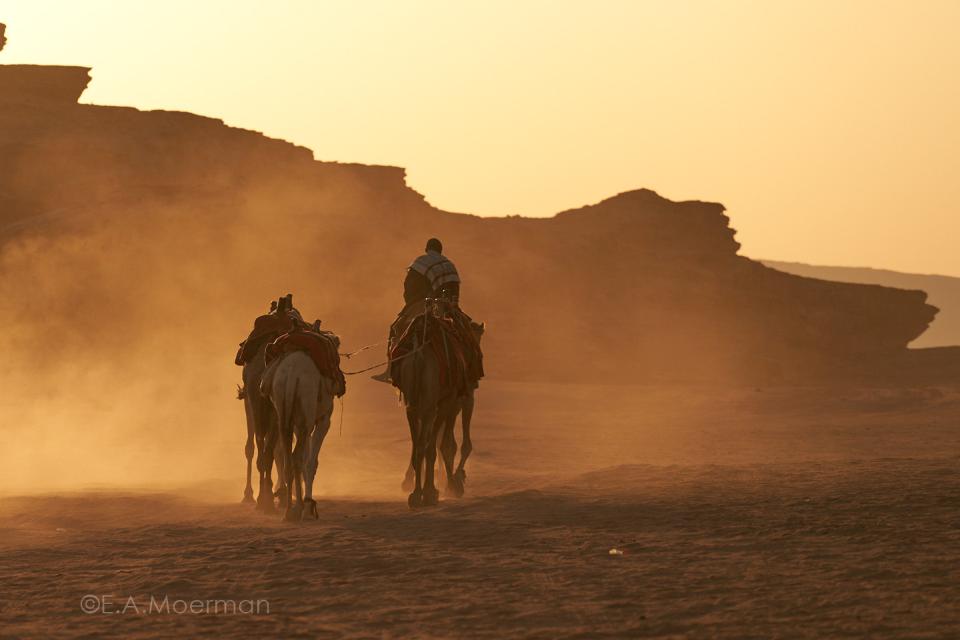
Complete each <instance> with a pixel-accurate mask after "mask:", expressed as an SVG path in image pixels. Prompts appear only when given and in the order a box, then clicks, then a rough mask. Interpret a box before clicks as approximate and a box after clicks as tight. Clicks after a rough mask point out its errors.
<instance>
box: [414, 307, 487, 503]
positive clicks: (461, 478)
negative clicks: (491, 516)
mask: <svg viewBox="0 0 960 640" xmlns="http://www.w3.org/2000/svg"><path fill="white" fill-rule="evenodd" d="M470 328H471V329H472V330H473V334H474V336H475V337H476V339H477V343H479V342H480V339H481V338H482V337H483V333H484V331H485V329H486V323H483V322H481V323H479V324H478V323H476V322H472V321H471V322H470ZM474 391H475V390H474V389H469V390H467V392H466V393H465V394H464V395H462V396H460V397H452V398H446V399H445V401H444V402H443V403H442V405H441V406H440V407H438V415H437V425H436V427H435V429H436V438H437V440H436V443H437V451H438V453H439V455H440V459H441V460H442V461H443V465H444V471H445V472H446V473H445V475H439V477H438V479H439V480H442V481H445V482H443V484H444V493H445V494H446V495H448V496H454V497H457V498H461V497H463V494H464V490H465V485H466V480H467V472H466V470H465V468H464V465H465V464H466V462H467V458H469V457H470V453H471V452H472V451H473V441H472V440H471V439H470V425H471V421H472V420H473V408H474ZM457 416H460V417H461V427H462V430H463V441H462V445H461V446H460V462H459V463H458V464H457V465H456V468H454V463H456V456H457V440H456V436H455V434H454V429H455V427H456V424H457ZM414 479H415V473H414V470H413V462H412V460H411V463H410V464H409V465H408V466H407V472H406V475H405V477H404V479H403V483H402V484H401V486H402V487H403V490H404V491H410V490H411V489H412V488H413V486H414ZM438 484H440V483H439V482H438Z"/></svg>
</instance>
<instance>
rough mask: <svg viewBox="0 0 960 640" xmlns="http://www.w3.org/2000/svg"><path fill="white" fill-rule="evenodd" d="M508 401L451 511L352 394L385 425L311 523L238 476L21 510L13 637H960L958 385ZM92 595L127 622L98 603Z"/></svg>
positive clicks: (535, 393)
mask: <svg viewBox="0 0 960 640" xmlns="http://www.w3.org/2000/svg"><path fill="white" fill-rule="evenodd" d="M494 386H495V385H494ZM498 390H499V391H500V393H496V394H490V395H489V396H486V397H485V398H484V404H483V405H482V411H481V414H480V416H478V433H477V436H476V437H477V440H478V454H477V458H476V459H475V460H474V461H473V462H472V463H471V469H472V471H471V475H470V483H469V484H468V490H469V491H470V497H468V498H467V499H464V500H461V501H449V502H445V503H442V504H441V505H440V507H438V508H436V509H433V510H426V511H419V512H411V511H409V510H408V509H407V508H406V506H405V504H404V501H403V496H402V495H400V494H399V493H398V492H397V490H396V488H395V487H396V481H397V480H398V479H399V469H398V470H397V473H386V472H384V471H383V470H384V469H388V468H389V469H392V468H394V467H395V466H396V464H395V463H396V460H397V459H400V460H402V458H403V456H404V455H405V453H404V452H405V450H406V449H405V444H404V442H403V440H402V439H401V438H397V437H396V436H395V434H394V433H393V427H394V426H395V420H393V419H394V418H395V417H396V415H395V411H394V410H393V409H391V413H390V414H389V416H390V418H391V419H390V420H388V419H387V414H382V415H381V410H380V409H379V408H377V407H376V406H373V405H370V404H359V403H355V405H354V406H359V407H364V411H368V412H369V415H363V414H361V411H360V409H355V410H354V414H352V417H353V418H354V421H353V422H351V423H348V428H347V429H345V436H344V438H342V439H339V438H338V439H335V440H332V441H331V443H330V447H329V449H325V453H324V456H326V458H324V460H322V461H321V474H324V473H326V474H328V477H330V478H332V480H331V481H330V482H329V483H327V484H326V485H325V484H324V483H321V486H325V488H324V491H325V494H326V497H325V498H323V499H322V500H321V504H320V514H321V517H320V520H319V521H316V522H309V523H304V524H301V525H288V524H284V523H282V522H280V521H279V520H278V518H273V517H265V516H260V515H257V514H255V513H253V512H251V511H250V510H248V509H247V508H244V507H242V506H240V505H239V504H236V503H235V499H236V498H237V497H239V490H240V486H239V485H236V482H235V481H232V482H230V483H229V484H228V485H227V488H226V489H224V490H222V491H210V492H207V493H206V494H205V495H204V496H203V498H202V499H197V498H196V497H195V496H196V490H195V489H194V490H193V492H192V493H189V494H187V493H183V492H173V491H165V492H153V493H150V492H130V491H119V490H118V491H83V492H72V493H62V494H59V495H56V496H54V495H49V494H48V495H42V496H28V497H7V498H2V499H0V577H2V580H0V636H3V637H50V636H60V637H84V636H86V637H118V638H119V637H123V638H126V637H133V638H140V637H142V638H155V637H191V638H193V637H213V636H227V637H257V638H262V637H277V636H283V637H384V636H386V637H397V636H416V637H471V638H475V637H496V638H500V637H512V636H526V637H577V636H582V637H597V636H603V635H606V636H610V637H625V636H627V637H638V636H641V637H730V638H742V637H757V638H769V637H810V638H815V637H842V636H844V635H849V636H858V637H862V636H870V637H897V638H901V637H943V638H951V637H955V635H956V630H957V629H958V628H960V613H958V612H960V571H958V569H957V567H958V566H960V557H958V556H960V473H958V471H960V457H958V456H960V447H958V445H957V442H958V440H957V438H958V433H957V431H958V425H960V421H958V420H957V417H958V411H957V408H958V403H957V395H956V393H955V392H947V391H944V390H899V391H891V390H859V391H850V390H847V391H843V392H836V393H831V394H825V393H823V392H821V391H816V390H792V391H789V392H788V391H777V392H773V391H762V392H760V391H755V390H748V391H743V392H737V393H733V392H729V393H727V392H724V393H722V394H721V393H713V394H712V395H710V394H708V393H707V392H703V393H698V394H689V393H688V392H681V391H678V390H649V389H648V390H646V391H644V392H642V393H638V392H637V391H636V390H631V389H619V390H617V389H606V390H601V389H597V388H582V389H578V388H565V389H559V390H558V389H552V388H547V387H537V386H527V385H514V386H510V385H504V386H501V387H500V388H499V389H498ZM561 398H562V400H563V402H565V403H566V405H561V404H560V403H559V402H558V401H559V400H560V399H561ZM684 398H686V399H687V401H685V402H680V401H679V400H681V399H684ZM564 406H565V407H576V408H577V410H576V411H570V410H569V408H568V409H566V410H564V409H563V407H564ZM591 406H592V407H593V408H589V407H591ZM704 407H707V408H709V412H706V411H704ZM588 408H589V410H588ZM375 424H383V425H387V426H384V427H383V428H382V429H381V430H380V431H377V430H376V429H375V428H374V427H373V426H372V425H375ZM364 430H366V431H364ZM351 433H352V434H360V433H362V434H363V436H364V438H365V442H366V446H367V447H368V449H369V450H371V454H370V455H371V456H372V457H373V459H375V460H376V464H375V465H372V467H371V466H370V465H368V467H369V468H368V469H367V471H366V474H367V475H363V473H360V474H359V475H358V476H357V483H356V484H355V485H354V487H360V488H361V489H362V491H361V495H359V497H343V496H344V495H346V494H344V493H342V492H340V491H338V487H341V486H344V485H343V484H342V483H343V482H344V481H345V480H344V478H345V477H347V476H348V475H349V474H350V473H354V472H358V466H357V464H356V462H357V460H355V459H353V457H354V456H359V455H361V453H358V449H357V442H354V441H352V440H351V435H350V434H351ZM363 451H367V450H363ZM363 455H366V454H365V453H364V454H363ZM626 461H633V462H634V464H628V465H623V463H624V462H626ZM711 461H715V462H717V463H720V464H708V463H709V462H711ZM637 462H644V463H646V462H652V463H655V464H636V463H637ZM618 465H622V466H618ZM381 476H388V477H387V478H386V479H384V478H382V477H381ZM204 485H205V486H219V485H214V484H213V483H211V482H206V483H204ZM224 495H229V496H230V497H229V498H225V497H223V496H224ZM381 495H382V496H383V497H380V496H381ZM188 496H190V497H188ZM614 547H615V548H618V549H621V550H623V552H624V553H623V555H622V556H611V555H609V550H610V549H611V548H614ZM85 594H95V595H98V596H108V597H109V598H111V604H110V605H109V606H110V607H112V609H113V610H114V611H122V610H123V608H124V607H125V606H126V607H127V610H126V612H125V613H115V614H110V615H107V614H104V613H95V614H90V615H87V614H84V613H82V612H81V609H80V599H81V597H82V596H83V595H85ZM131 596H132V597H133V598H135V602H136V608H131V607H130V605H129V601H128V598H129V597H131ZM151 596H153V597H154V599H155V602H157V603H159V604H160V609H159V610H157V609H156V608H155V609H151V608H150V597H151ZM164 597H166V598H167V599H168V600H167V601H168V602H171V603H172V604H171V607H172V608H173V609H175V603H176V602H177V601H180V600H183V601H190V600H194V599H196V600H201V601H208V600H209V601H212V600H234V601H245V600H250V601H256V600H262V601H266V602H268V603H269V605H268V606H269V613H267V612H266V610H265V609H264V605H263V604H261V605H260V613H259V614H254V615H246V614H232V615H231V614H222V613H214V614H211V613H199V614H191V613H184V614H178V613H176V612H175V611H174V610H172V609H171V610H170V611H168V610H164V609H163V604H162V603H163V598H164ZM204 606H206V608H207V609H209V608H210V605H204ZM240 606H242V605H240ZM205 610H206V609H205Z"/></svg>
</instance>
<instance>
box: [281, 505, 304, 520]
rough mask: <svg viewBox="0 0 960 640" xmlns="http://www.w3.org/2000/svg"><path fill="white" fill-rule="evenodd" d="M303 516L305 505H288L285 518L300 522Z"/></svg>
mask: <svg viewBox="0 0 960 640" xmlns="http://www.w3.org/2000/svg"><path fill="white" fill-rule="evenodd" d="M302 518H303V505H300V504H292V505H290V506H289V507H287V511H286V513H284V514H283V519H284V520H286V521H287V522H300V520H301V519H302Z"/></svg>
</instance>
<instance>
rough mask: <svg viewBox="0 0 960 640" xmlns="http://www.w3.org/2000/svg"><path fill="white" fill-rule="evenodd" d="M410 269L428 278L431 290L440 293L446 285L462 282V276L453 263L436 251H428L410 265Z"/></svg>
mask: <svg viewBox="0 0 960 640" xmlns="http://www.w3.org/2000/svg"><path fill="white" fill-rule="evenodd" d="M410 269H412V270H413V271H416V272H417V273H419V274H420V275H422V276H424V277H426V279H427V281H428V282H429V283H430V288H432V289H433V290H434V291H439V290H440V288H441V287H443V285H445V284H450V283H452V282H457V283H459V282H460V274H458V273H457V268H456V267H455V266H454V265H453V263H452V262H450V261H449V260H447V258H445V257H444V256H442V255H441V254H439V253H437V252H436V251H427V252H426V253H425V254H423V255H422V256H420V257H419V258H417V259H416V260H414V261H413V263H412V264H411V265H410Z"/></svg>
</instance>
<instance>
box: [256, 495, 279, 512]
mask: <svg viewBox="0 0 960 640" xmlns="http://www.w3.org/2000/svg"><path fill="white" fill-rule="evenodd" d="M257 511H259V512H260V513H266V514H269V515H273V514H274V513H276V512H277V508H276V507H275V506H274V504H273V498H272V497H269V496H266V495H264V494H262V493H261V494H260V497H259V498H257Z"/></svg>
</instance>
